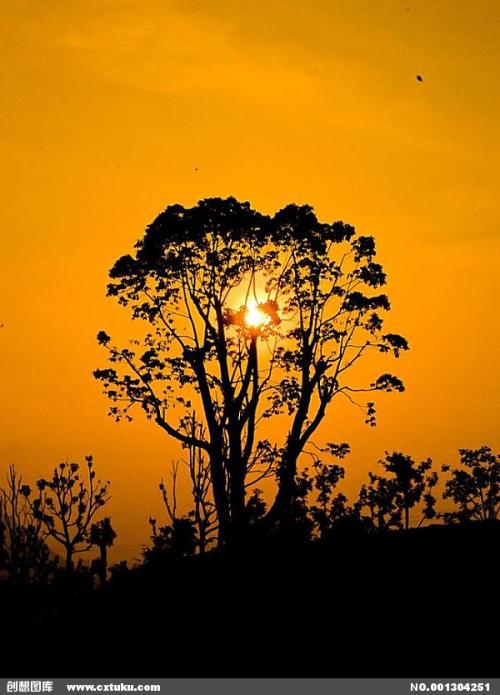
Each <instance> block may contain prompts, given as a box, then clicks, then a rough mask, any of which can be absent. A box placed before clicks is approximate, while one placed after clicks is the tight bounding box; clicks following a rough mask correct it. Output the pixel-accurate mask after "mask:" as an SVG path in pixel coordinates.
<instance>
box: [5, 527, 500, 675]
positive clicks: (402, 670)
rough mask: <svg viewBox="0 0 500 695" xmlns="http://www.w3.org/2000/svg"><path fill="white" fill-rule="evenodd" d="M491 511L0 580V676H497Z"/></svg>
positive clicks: (495, 530)
mask: <svg viewBox="0 0 500 695" xmlns="http://www.w3.org/2000/svg"><path fill="white" fill-rule="evenodd" d="M499 549H500V523H497V524H492V525H482V524H472V525H470V526H457V527H437V526H435V527H429V528H423V529H420V530H413V531H408V532H402V533H391V534H389V535H386V536H361V535H359V536H358V535H356V534H354V535H353V534H344V535H342V534H341V535H340V536H339V537H338V538H336V539H334V540H332V541H331V542H330V543H328V544H321V543H318V542H317V543H307V544H296V545H293V544H284V543H277V542H276V541H275V542H269V543H267V544H260V545H259V546H254V547H252V548H247V549H246V550H245V552H244V553H243V552H241V553H240V554H239V555H236V554H234V553H233V554H231V555H229V554H224V555H223V554H217V553H212V554H211V555H210V556H207V557H205V558H199V557H196V558H190V559H186V560H184V561H182V562H181V563H175V564H172V563H166V564H165V565H164V566H163V567H162V568H161V569H158V568H157V569H156V570H155V571H153V570H152V569H150V570H149V571H146V570H145V569H142V570H136V571H133V572H128V573H126V574H124V575H123V576H122V577H121V578H116V577H115V579H114V580H113V581H111V582H109V583H108V585H107V586H106V587H104V589H102V590H96V591H94V592H92V593H90V594H89V593H88V592H86V591H83V590H82V591H80V592H78V591H77V590H76V589H75V588H74V587H72V588H71V589H70V588H69V587H66V588H65V589H64V590H63V589H61V587H59V588H57V589H56V588H53V587H46V588H45V589H31V590H29V591H28V590H24V591H21V590H20V589H15V588H12V587H8V586H7V585H5V584H4V585H2V586H1V594H0V596H2V598H3V601H2V604H3V606H2V630H1V633H2V639H3V643H4V645H3V649H2V652H3V658H2V662H3V664H2V671H4V672H5V675H8V676H9V677H12V676H16V675H19V676H23V677H29V676H41V675H46V676H47V677H52V678H55V677H64V676H71V677H79V676H80V677H83V676H94V677H98V676H106V677H122V678H124V677H132V676H138V677H140V676H142V677H155V676H156V677H160V676H164V677H173V676H245V677H246V676H289V677H293V676H296V677H299V676H303V677H306V676H318V677H319V676H332V677H333V676H335V677H340V676H344V677H354V676H358V677H359V676H372V677H374V676H391V677H398V676H401V677H413V676H422V677H423V676H425V677H445V676H453V677H485V676H487V677H494V676H500V656H499V637H498V635H499V628H500V616H499V595H498V592H499V587H500V583H499V570H498V560H499Z"/></svg>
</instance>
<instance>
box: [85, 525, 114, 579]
mask: <svg viewBox="0 0 500 695" xmlns="http://www.w3.org/2000/svg"><path fill="white" fill-rule="evenodd" d="M115 538H116V532H115V530H114V529H113V527H112V526H111V519H110V518H109V516H106V517H104V519H101V520H100V521H97V522H96V523H94V524H92V526H91V527H90V534H89V541H90V543H91V545H95V546H97V547H98V548H99V560H98V561H97V570H98V573H99V578H100V581H101V586H102V585H103V584H105V583H106V579H107V576H108V548H110V547H111V546H112V545H113V543H114V540H115Z"/></svg>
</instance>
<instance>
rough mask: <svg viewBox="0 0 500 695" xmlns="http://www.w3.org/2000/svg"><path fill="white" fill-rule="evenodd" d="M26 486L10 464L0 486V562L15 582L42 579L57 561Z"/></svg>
mask: <svg viewBox="0 0 500 695" xmlns="http://www.w3.org/2000/svg"><path fill="white" fill-rule="evenodd" d="M29 490H30V488H29V486H28V485H25V484H24V483H23V479H22V476H21V475H20V474H18V473H17V472H16V469H15V467H14V466H10V467H9V471H8V473H7V485H6V487H2V488H0V535H1V558H0V562H1V566H2V567H3V568H4V570H5V571H6V572H7V575H8V576H9V577H10V578H11V579H13V580H14V581H17V582H21V583H24V582H29V581H46V580H47V579H48V578H49V576H50V575H51V574H52V573H53V572H54V570H55V568H56V565H57V562H56V560H55V558H52V557H51V554H50V550H49V548H48V547H47V544H46V543H45V540H46V538H47V535H48V534H47V532H46V530H45V529H44V527H43V523H42V521H41V520H40V519H39V518H37V517H36V516H35V515H34V514H33V511H32V509H31V507H30V505H29V502H28V500H27V495H28V494H29Z"/></svg>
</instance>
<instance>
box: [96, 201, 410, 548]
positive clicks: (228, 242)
mask: <svg viewBox="0 0 500 695" xmlns="http://www.w3.org/2000/svg"><path fill="white" fill-rule="evenodd" d="M110 277H111V282H110V284H109V286H108V294H109V295H110V296H114V297H116V298H117V299H118V301H119V303H120V304H122V305H124V306H126V307H128V308H129V309H130V310H131V314H132V318H140V319H143V320H144V321H146V322H148V323H149V324H150V326H149V332H148V333H147V334H146V335H145V336H144V338H143V340H142V342H141V341H133V342H132V346H131V347H127V348H121V347H118V346H117V345H115V344H114V343H113V341H112V340H111V338H110V336H108V335H107V334H106V333H105V332H104V331H101V332H99V334H98V341H99V343H100V344H101V345H102V346H103V347H104V348H105V349H106V350H107V352H108V357H109V361H110V363H111V364H110V367H109V368H106V369H99V370H96V371H95V373H94V375H95V377H96V378H97V379H99V380H101V381H102V382H103V385H104V391H105V393H106V394H107V396H108V397H109V398H110V400H111V408H110V414H111V415H112V416H113V417H115V418H116V419H117V420H120V419H122V418H125V419H130V418H131V417H132V415H131V413H132V412H133V411H132V408H134V406H136V405H137V406H139V407H140V408H142V410H143V411H144V412H145V413H146V415H147V417H148V418H151V419H153V420H154V421H155V422H156V423H157V424H158V425H159V426H160V427H161V428H162V429H163V430H164V431H165V432H166V433H167V434H168V435H169V436H171V437H173V438H174V439H176V440H177V441H179V442H180V443H181V444H183V445H187V446H195V447H197V448H198V449H200V450H202V451H203V452H204V454H205V456H206V458H207V460H208V464H209V467H210V486H211V496H212V498H213V503H214V505H215V508H216V512H217V524H218V539H219V542H221V543H226V542H230V541H231V540H235V539H237V538H239V537H241V534H242V533H244V532H245V529H244V527H245V526H247V525H248V515H247V513H246V497H247V495H248V494H249V492H251V489H252V487H253V486H254V485H256V484H257V483H258V482H259V480H260V479H262V477H266V476H272V477H273V478H274V479H275V480H276V482H277V492H276V495H275V497H274V500H273V502H272V504H270V506H269V509H268V511H267V512H266V515H265V517H263V519H262V520H261V522H262V523H260V524H259V526H261V527H267V528H270V527H272V526H273V525H275V524H278V523H282V522H283V521H284V520H285V519H287V520H289V519H290V513H291V507H292V506H293V504H294V500H295V499H296V498H297V495H298V489H297V471H298V462H299V459H300V457H301V456H302V455H303V452H304V449H305V447H306V445H307V444H308V442H310V441H311V438H312V437H313V436H314V435H315V433H316V432H317V429H318V427H319V426H320V424H321V423H322V422H323V420H324V419H325V417H326V414H327V411H328V410H329V409H330V407H331V406H332V403H333V401H334V400H336V399H338V397H340V396H343V397H345V398H347V399H349V400H350V401H354V402H356V403H357V404H358V405H360V406H362V408H363V409H364V411H365V416H366V421H367V423H368V424H370V425H373V424H374V423H375V410H374V404H373V402H372V401H368V402H367V403H364V404H362V403H358V402H357V401H355V399H356V398H357V397H358V396H359V394H366V393H368V392H376V391H403V389H404V387H403V384H402V382H401V380H400V379H398V378H397V377H395V376H392V375H390V374H382V375H381V376H379V377H378V378H375V379H374V380H372V381H371V382H368V383H365V384H364V385H362V386H356V387H354V386H353V382H352V381H351V380H350V378H349V375H350V374H351V371H352V370H353V369H354V368H355V366H356V365H357V364H358V363H359V361H360V360H363V359H364V358H365V357H366V356H367V355H368V354H369V352H370V351H378V352H391V353H392V354H393V355H394V356H395V357H398V356H399V354H400V353H401V351H403V350H407V349H408V344H407V342H406V340H405V339H404V338H402V337H401V336H399V335H397V334H395V333H386V332H384V330H383V319H382V316H381V312H385V311H388V310H389V309H390V304H389V300H388V298H387V296H386V295H385V294H379V293H377V291H378V289H379V288H380V287H382V286H383V285H384V284H385V282H386V276H385V273H384V271H383V269H382V266H381V265H380V264H378V263H376V262H375V242H374V240H373V238H372V237H366V236H357V235H356V234H355V230H354V228H353V227H352V226H350V225H348V224H344V223H342V222H333V223H331V224H324V223H320V222H319V221H318V219H317V218H316V216H315V214H314V212H313V210H312V208H311V207H309V206H306V205H304V206H296V205H288V206H287V207H285V208H283V209H282V210H280V211H279V212H278V213H276V214H275V215H274V216H273V217H269V216H267V215H263V214H261V213H259V212H257V211H256V210H253V209H252V208H251V207H250V205H249V204H248V203H240V202H238V201H237V200H235V199H234V198H228V199H226V200H222V199H219V198H213V199H207V200H202V201H200V202H199V203H198V204H197V205H196V206H194V207H193V208H184V207H182V206H181V205H171V206H169V207H168V208H167V209H166V210H165V211H164V212H163V213H161V214H160V215H159V216H158V217H157V219H156V220H155V221H154V222H153V223H152V224H151V225H149V226H148V228H147V230H146V233H145V235H144V237H143V238H142V239H141V240H140V241H139V242H138V243H137V244H136V253H135V255H134V256H131V255H126V256H123V257H121V258H120V259H119V260H118V261H117V262H116V263H115V265H114V267H113V268H112V269H111V271H110ZM264 353H265V354H264ZM193 411H197V412H200V413H202V417H203V428H204V432H203V434H200V433H196V434H195V433H193V432H192V431H191V432H186V428H185V426H184V422H185V419H186V418H188V419H189V417H190V416H191V414H192V413H193ZM263 417H265V418H270V419H274V418H280V419H287V425H286V427H285V428H281V429H284V430H285V431H286V434H285V435H284V437H283V439H282V441H281V444H274V443H271V442H269V441H268V440H267V439H266V438H264V437H262V435H261V434H260V430H259V423H260V422H261V420H262V418H263ZM267 430H268V431H273V429H272V426H271V427H268V428H267ZM274 431H275V430H274ZM287 523H288V522H287Z"/></svg>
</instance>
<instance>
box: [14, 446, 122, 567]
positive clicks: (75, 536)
mask: <svg viewBox="0 0 500 695" xmlns="http://www.w3.org/2000/svg"><path fill="white" fill-rule="evenodd" d="M85 461H86V477H85V478H84V477H83V475H81V473H80V466H79V465H78V464H77V463H61V464H60V465H59V466H58V467H57V466H56V467H55V468H54V472H53V474H52V478H50V479H45V478H41V479H40V480H38V482H37V488H38V496H36V497H35V496H33V495H32V494H31V490H30V488H29V487H27V488H26V490H25V491H24V492H25V496H26V499H27V500H28V501H29V504H30V508H31V510H32V513H33V516H34V518H35V519H37V520H38V521H41V522H42V523H43V525H44V527H45V530H46V532H47V535H48V536H50V537H51V538H53V539H54V540H55V541H56V542H57V543H59V544H60V545H62V547H63V548H64V551H65V566H66V570H71V569H72V568H73V556H74V555H75V553H82V552H85V551H87V550H90V548H91V546H92V543H91V541H90V537H89V534H90V527H91V524H92V522H93V520H94V519H95V517H96V515H97V514H98V512H99V511H100V510H101V508H102V507H103V506H104V505H105V504H106V502H108V500H109V499H110V495H109V492H108V490H109V484H110V483H109V481H107V482H106V483H102V482H101V481H100V480H97V481H96V479H95V471H94V468H93V467H94V463H93V459H92V456H86V458H85Z"/></svg>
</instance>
